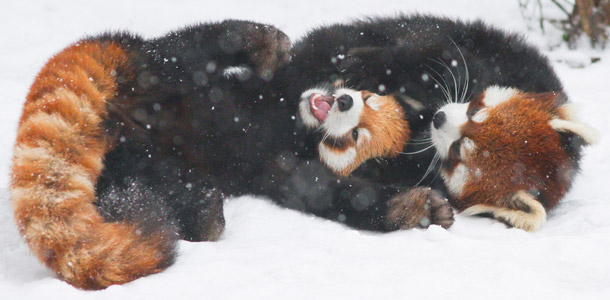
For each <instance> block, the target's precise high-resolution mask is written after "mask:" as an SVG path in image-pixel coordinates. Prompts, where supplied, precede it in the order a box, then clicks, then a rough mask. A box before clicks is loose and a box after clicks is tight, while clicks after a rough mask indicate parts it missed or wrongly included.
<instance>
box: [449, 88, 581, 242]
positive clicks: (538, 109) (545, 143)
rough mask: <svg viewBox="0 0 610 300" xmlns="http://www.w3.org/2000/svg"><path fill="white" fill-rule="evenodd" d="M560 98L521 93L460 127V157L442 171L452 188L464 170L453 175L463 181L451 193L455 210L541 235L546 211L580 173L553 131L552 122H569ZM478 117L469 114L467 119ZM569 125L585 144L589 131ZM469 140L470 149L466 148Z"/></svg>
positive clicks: (477, 101)
mask: <svg viewBox="0 0 610 300" xmlns="http://www.w3.org/2000/svg"><path fill="white" fill-rule="evenodd" d="M557 97H558V95H556V94H554V93H542V94H528V93H522V92H517V93H515V94H513V95H512V96H511V97H510V98H509V99H508V100H506V101H504V102H502V103H499V104H497V105H495V106H490V107H487V108H483V109H484V110H485V111H484V113H485V114H486V115H487V117H486V118H485V119H484V120H482V121H480V122H475V121H473V119H469V120H468V121H467V122H466V123H465V124H464V125H462V127H461V128H460V131H461V141H462V142H461V143H462V146H461V147H462V148H461V151H460V153H459V154H457V155H455V154H454V155H453V156H450V162H449V163H448V164H447V165H446V168H445V169H444V170H443V177H445V180H448V181H449V183H451V181H452V180H454V179H453V178H454V177H453V176H454V173H455V172H457V171H456V170H457V168H458V167H459V168H461V169H460V172H461V173H460V174H457V175H455V176H459V177H460V179H456V180H457V182H458V183H456V184H455V185H457V186H458V187H459V189H457V190H455V187H454V190H452V189H451V188H450V189H449V190H450V192H451V193H452V194H453V197H452V199H451V202H452V205H453V206H454V207H455V208H457V209H458V210H459V211H460V212H463V213H465V214H468V215H475V214H482V213H487V214H491V215H492V216H493V217H494V218H496V219H498V220H500V221H502V222H505V223H507V224H508V225H511V226H513V227H516V228H520V229H523V230H526V231H534V230H537V229H538V228H539V227H540V225H541V224H542V223H544V222H545V221H546V211H547V210H549V209H552V208H553V207H555V206H556V205H557V204H558V203H559V201H560V200H561V198H562V197H563V196H564V195H565V194H566V193H567V191H568V189H569V188H570V185H571V182H572V178H573V176H574V174H575V173H576V171H577V162H576V161H575V160H576V158H575V157H574V156H573V154H571V153H570V152H569V150H567V149H566V148H565V145H564V142H565V141H562V138H561V136H560V134H559V133H558V131H557V129H556V128H554V127H553V126H552V124H553V122H552V121H553V120H563V118H566V117H567V116H568V112H567V106H565V105H564V106H559V101H557V99H558V98H557ZM477 106H478V107H479V108H482V106H484V105H483V104H482V101H480V99H479V100H474V101H473V102H472V103H471V104H470V107H471V108H473V107H477ZM474 111H475V110H474V109H469V114H474ZM572 122H574V123H572ZM562 124H563V123H562ZM568 124H569V125H574V124H576V126H572V127H573V128H578V129H583V130H585V132H580V133H579V132H573V133H574V134H576V135H580V136H581V137H583V138H584V139H585V140H586V139H587V136H586V134H587V133H589V132H588V130H589V128H588V127H587V126H586V125H584V124H580V123H577V122H576V121H575V120H571V121H570V122H568ZM583 133H584V134H585V135H583ZM588 137H591V136H588ZM466 139H467V140H468V141H467V142H468V143H469V144H470V146H468V147H469V148H470V149H466V148H465V146H464V143H466ZM451 160H453V161H451ZM460 180H461V181H460ZM460 183H461V186H459V184H460ZM449 185H450V186H451V184H449Z"/></svg>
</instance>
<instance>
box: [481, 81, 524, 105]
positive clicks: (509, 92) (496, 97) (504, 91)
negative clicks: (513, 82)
mask: <svg viewBox="0 0 610 300" xmlns="http://www.w3.org/2000/svg"><path fill="white" fill-rule="evenodd" d="M517 93H519V91H518V90H517V89H514V88H509V87H499V86H497V85H492V86H490V87H488V88H487V89H486V90H485V98H483V103H485V106H487V107H489V106H495V105H498V104H500V103H502V102H504V101H507V100H509V99H510V98H512V97H513V96H514V95H515V94H517Z"/></svg>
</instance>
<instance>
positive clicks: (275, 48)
mask: <svg viewBox="0 0 610 300" xmlns="http://www.w3.org/2000/svg"><path fill="white" fill-rule="evenodd" d="M223 25H224V26H226V27H227V31H226V32H225V34H224V35H223V36H222V37H221V47H223V45H227V46H228V48H232V49H231V50H233V51H226V50H225V49H223V50H225V52H237V51H243V52H244V53H245V54H246V56H247V57H248V60H249V62H250V63H251V64H252V67H254V69H255V70H256V73H257V75H258V76H259V77H261V78H263V79H266V80H269V79H271V78H272V76H273V72H274V71H275V70H276V69H277V68H278V67H281V66H283V65H285V64H287V63H288V62H289V60H290V39H289V38H288V36H287V35H286V34H285V33H283V32H282V31H280V30H279V29H277V28H275V27H273V26H270V25H265V24H259V23H253V22H247V21H225V22H224V23H223ZM223 48H225V47H223Z"/></svg>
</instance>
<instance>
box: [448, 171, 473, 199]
mask: <svg viewBox="0 0 610 300" xmlns="http://www.w3.org/2000/svg"><path fill="white" fill-rule="evenodd" d="M441 175H442V176H443V179H444V180H445V183H446V184H447V188H448V189H449V192H450V193H451V194H452V195H453V196H455V197H459V196H460V195H461V194H462V189H463V188H464V185H465V184H466V182H467V181H468V179H469V178H470V172H469V171H468V168H467V167H466V165H464V164H458V165H457V167H455V170H453V173H452V174H451V175H449V174H447V173H446V172H445V171H442V172H441Z"/></svg>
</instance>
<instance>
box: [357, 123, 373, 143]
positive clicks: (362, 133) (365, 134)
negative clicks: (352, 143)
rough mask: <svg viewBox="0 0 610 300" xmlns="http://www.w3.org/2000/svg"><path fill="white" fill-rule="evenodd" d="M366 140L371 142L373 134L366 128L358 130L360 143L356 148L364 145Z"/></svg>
mask: <svg viewBox="0 0 610 300" xmlns="http://www.w3.org/2000/svg"><path fill="white" fill-rule="evenodd" d="M365 140H366V141H370V140H371V133H370V132H369V130H368V129H366V128H359V129H358V141H357V142H356V146H358V147H360V145H361V144H362V143H364V141H365Z"/></svg>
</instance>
